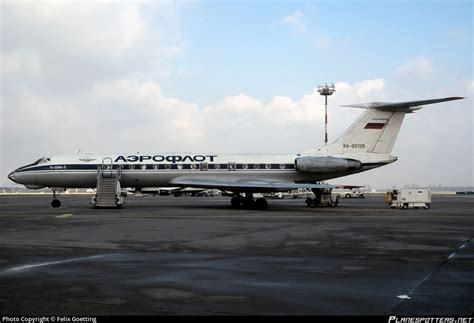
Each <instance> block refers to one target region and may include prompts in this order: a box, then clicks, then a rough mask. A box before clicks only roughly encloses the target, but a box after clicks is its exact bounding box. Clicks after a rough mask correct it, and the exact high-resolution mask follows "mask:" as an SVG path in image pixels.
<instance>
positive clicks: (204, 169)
mask: <svg viewBox="0 0 474 323" xmlns="http://www.w3.org/2000/svg"><path fill="white" fill-rule="evenodd" d="M199 169H200V170H202V171H206V170H207V163H200V164H199Z"/></svg>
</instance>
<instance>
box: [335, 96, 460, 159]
mask: <svg viewBox="0 0 474 323" xmlns="http://www.w3.org/2000/svg"><path fill="white" fill-rule="evenodd" d="M459 99H463V98H462V97H449V98H443V99H434V100H423V101H409V102H397V103H386V102H372V103H365V104H356V105H347V106H348V107H356V108H364V109H367V111H366V112H365V113H364V114H362V115H361V116H360V117H359V119H358V120H357V121H356V122H355V123H354V124H353V125H352V126H351V127H350V128H349V129H348V130H347V131H346V132H345V133H344V134H343V135H342V136H341V137H339V139H338V140H336V142H334V143H333V144H332V145H333V146H334V148H336V147H337V150H339V151H341V152H342V153H361V152H367V153H376V154H390V153H391V151H392V149H393V146H394V145H395V140H396V139H397V135H398V132H399V131H400V127H401V125H402V122H403V118H404V117H405V114H406V113H412V112H414V111H416V110H419V109H421V108H422V107H421V106H420V105H426V104H433V103H439V102H445V101H452V100H459Z"/></svg>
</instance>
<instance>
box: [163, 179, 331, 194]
mask: <svg viewBox="0 0 474 323" xmlns="http://www.w3.org/2000/svg"><path fill="white" fill-rule="evenodd" d="M171 184H173V185H176V186H182V187H201V188H214V189H219V190H223V191H234V192H253V193H257V192H262V193H263V192H286V191H290V190H294V189H297V188H310V189H311V188H335V186H334V185H329V184H311V183H295V182H285V181H281V180H272V179H258V180H256V179H240V178H239V179H236V178H218V177H206V178H204V177H186V176H182V177H177V178H175V179H173V180H171Z"/></svg>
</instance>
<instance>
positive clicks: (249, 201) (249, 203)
mask: <svg viewBox="0 0 474 323" xmlns="http://www.w3.org/2000/svg"><path fill="white" fill-rule="evenodd" d="M242 207H243V208H244V209H254V208H255V200H254V199H253V198H251V197H246V198H244V199H243V200H242Z"/></svg>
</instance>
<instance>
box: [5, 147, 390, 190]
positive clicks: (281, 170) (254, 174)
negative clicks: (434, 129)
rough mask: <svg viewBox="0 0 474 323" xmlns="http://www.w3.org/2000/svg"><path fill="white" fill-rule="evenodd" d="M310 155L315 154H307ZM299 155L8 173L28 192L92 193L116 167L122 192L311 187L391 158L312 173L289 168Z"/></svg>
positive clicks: (93, 164) (157, 157)
mask: <svg viewBox="0 0 474 323" xmlns="http://www.w3.org/2000/svg"><path fill="white" fill-rule="evenodd" d="M325 153H326V152H325ZM311 155H313V156H314V155H317V153H314V152H312V154H311ZM321 155H322V154H321ZM324 155H326V154H324ZM300 156H304V155H302V154H265V155H263V154H195V153H167V154H150V155H145V154H140V155H137V154H130V155H127V154H124V155H108V156H104V155H102V156H99V155H87V156H84V155H73V156H64V157H51V158H43V159H42V160H39V161H38V162H36V163H34V164H31V165H27V166H23V167H20V168H18V169H17V170H15V171H14V172H12V173H10V175H9V178H10V179H11V180H13V181H15V182H17V183H20V184H24V185H25V186H27V187H29V188H40V187H55V188H56V187H57V188H93V187H96V185H97V173H98V169H99V167H102V168H107V167H112V168H117V167H120V168H121V172H122V176H121V181H120V182H121V186H122V187H151V186H163V187H166V186H174V185H173V184H172V180H173V179H175V178H177V177H181V176H192V177H194V178H196V177H212V178H219V179H241V180H243V179H245V180H253V179H255V180H257V179H262V178H264V179H271V180H283V181H291V182H301V183H314V182H317V181H322V180H326V179H330V178H336V177H341V176H345V175H349V174H353V173H358V172H362V171H366V170H369V169H372V168H375V167H379V166H382V165H385V164H388V163H390V162H393V161H395V160H396V159H395V158H393V157H391V156H388V155H380V154H360V155H358V156H356V155H354V156H348V155H342V156H341V157H345V158H347V157H352V158H354V157H357V159H358V160H360V161H361V163H362V167H361V168H360V169H358V170H356V171H345V172H335V173H324V174H317V173H306V172H300V171H297V170H296V169H295V159H296V158H298V157H300ZM326 156H327V155H326Z"/></svg>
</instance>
